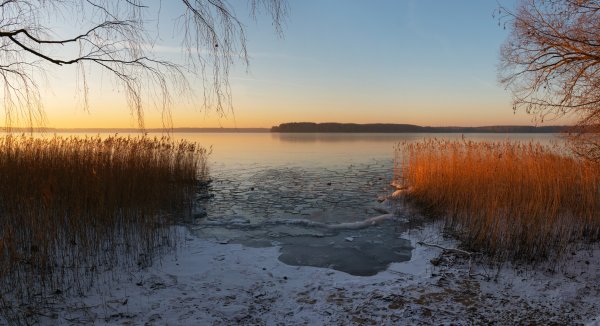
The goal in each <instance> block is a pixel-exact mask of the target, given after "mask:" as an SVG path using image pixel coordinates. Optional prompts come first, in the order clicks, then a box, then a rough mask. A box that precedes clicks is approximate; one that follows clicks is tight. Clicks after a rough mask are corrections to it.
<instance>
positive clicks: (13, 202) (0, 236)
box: [0, 136, 208, 316]
mask: <svg viewBox="0 0 600 326" xmlns="http://www.w3.org/2000/svg"><path fill="white" fill-rule="evenodd" d="M207 155H208V153H207V151H206V150H205V149H203V148H201V147H199V146H197V145H196V144H194V143H189V142H186V141H180V142H174V141H171V140H170V139H169V138H165V137H163V138H150V137H133V138H132V137H117V136H113V137H107V138H100V137H86V138H77V137H68V138H62V137H56V136H55V137H51V138H35V137H26V136H5V137H0V300H1V301H2V302H0V306H1V307H3V308H4V312H6V311H9V310H10V309H13V310H14V309H17V308H15V307H17V306H18V305H17V302H18V301H22V302H24V303H33V301H35V300H38V299H36V298H40V297H43V296H45V295H48V293H53V291H57V292H65V291H66V290H67V289H83V288H85V287H86V284H85V283H86V282H92V281H93V280H92V279H93V278H90V277H86V276H89V275H93V274H94V273H95V272H97V271H103V270H110V269H111V268H113V267H114V266H115V265H119V264H125V265H135V264H144V263H148V260H149V259H151V257H152V252H153V251H152V250H153V249H154V248H157V247H160V246H161V245H163V244H165V243H166V242H167V243H171V242H172V240H173V238H172V234H171V233H170V232H171V231H169V228H166V226H168V225H169V224H170V223H172V221H173V220H174V219H175V216H174V215H177V214H183V213H185V211H186V210H188V209H190V208H191V205H192V203H193V201H194V194H195V191H196V187H197V186H198V182H199V181H203V180H204V181H205V180H206V179H207V173H208V172H207V166H206V159H207ZM7 298H10V299H7ZM32 300H33V301H32ZM11 301H12V302H11ZM11 303H12V308H11ZM13 312H14V311H13ZM3 315H5V316H6V315H7V314H3ZM15 315H17V316H19V315H21V314H20V313H19V312H18V311H17V312H15Z"/></svg>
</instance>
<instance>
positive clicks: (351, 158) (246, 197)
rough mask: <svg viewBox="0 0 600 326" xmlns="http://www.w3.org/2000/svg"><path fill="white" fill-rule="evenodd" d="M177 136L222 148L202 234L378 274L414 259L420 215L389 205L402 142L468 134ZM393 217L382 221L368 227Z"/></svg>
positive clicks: (215, 157) (214, 160) (214, 159)
mask: <svg viewBox="0 0 600 326" xmlns="http://www.w3.org/2000/svg"><path fill="white" fill-rule="evenodd" d="M174 136H175V137H181V138H186V139H188V140H193V141H196V142H198V143H200V144H203V145H205V146H212V148H213V154H212V156H211V160H210V167H211V176H212V178H213V183H212V186H211V190H210V196H211V197H210V198H205V199H202V200H201V201H200V206H202V207H205V208H206V210H205V212H199V213H198V214H197V217H198V218H196V219H195V220H194V226H193V229H194V232H195V234H197V235H198V236H200V237H209V238H213V239H215V240H216V241H219V242H221V243H241V244H244V245H248V246H280V248H281V256H280V258H279V259H280V260H281V261H282V262H284V263H286V264H290V265H307V266H317V267H326V268H332V269H336V270H341V271H344V272H347V273H350V274H353V275H373V274H376V273H377V272H379V271H382V270H384V269H386V268H387V266H389V264H390V263H393V262H400V261H406V260H409V259H410V257H411V252H412V247H411V245H410V242H409V241H407V240H405V239H402V237H401V236H400V235H401V234H402V233H403V232H404V231H406V230H407V228H408V223H407V217H408V214H410V213H409V212H408V211H407V210H406V209H405V208H404V207H397V206H393V205H392V204H391V203H389V202H381V200H382V199H383V198H384V197H385V196H387V195H389V194H390V193H391V192H392V191H393V189H392V188H391V187H390V186H389V184H390V181H391V178H392V174H393V161H394V156H395V152H394V148H395V146H396V145H397V144H398V143H399V142H402V141H418V140H422V139H425V138H432V137H437V138H456V139H459V138H461V137H462V136H461V135H460V134H279V133H273V134H271V133H257V134H248V133H246V134H244V133H224V134H219V133H205V134H176V135H174ZM465 138H467V139H473V140H492V141H496V140H505V139H511V140H519V141H529V140H534V141H540V142H542V143H549V142H551V141H553V140H555V139H557V138H556V137H555V136H554V135H549V134H536V135H532V134H509V135H507V134H470V135H466V136H465ZM389 213H392V214H393V215H394V218H392V219H389V220H385V221H384V222H382V223H377V224H371V223H367V224H365V223H361V222H363V221H365V220H367V219H369V218H373V217H376V216H380V215H382V214H389Z"/></svg>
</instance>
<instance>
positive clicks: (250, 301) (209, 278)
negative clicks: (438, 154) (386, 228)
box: [40, 224, 600, 325]
mask: <svg viewBox="0 0 600 326" xmlns="http://www.w3.org/2000/svg"><path fill="white" fill-rule="evenodd" d="M176 228H177V232H178V233H179V236H180V237H181V239H182V241H181V242H180V245H179V246H178V247H177V248H176V249H175V251H174V252H173V254H171V255H166V256H164V257H162V258H161V259H160V261H158V260H157V262H156V263H155V264H153V265H152V266H149V267H147V268H145V269H141V270H138V271H135V272H124V271H121V272H117V271H108V272H105V273H103V274H101V275H100V276H99V278H98V280H97V282H95V283H94V284H95V286H94V287H93V288H91V289H90V290H89V291H88V293H87V294H86V295H84V296H82V297H70V298H56V300H55V301H54V304H52V305H51V306H48V307H44V308H42V312H41V315H42V316H40V317H41V318H42V320H40V322H41V323H42V324H49V325H53V324H56V325H58V324H63V323H88V322H93V323H95V324H97V325H110V324H114V323H133V324H143V323H146V324H148V325H159V324H181V325H194V324H198V323H202V324H215V325H227V324H232V323H240V324H259V325H261V324H276V323H284V324H289V323H293V324H306V325H310V324H335V323H338V324H339V323H342V324H357V325H361V324H371V323H373V322H374V323H376V324H398V323H399V324H415V323H420V324H427V325H428V324H443V323H458V324H473V323H475V324H477V323H500V324H514V323H534V324H548V323H558V324H560V323H565V324H571V323H581V324H585V323H589V325H598V323H600V307H597V304H596V300H597V297H598V295H599V294H600V284H599V282H598V281H597V280H598V279H600V277H599V276H600V261H598V259H594V258H596V257H600V246H598V245H596V246H595V247H594V248H589V250H580V251H577V252H575V255H570V256H569V257H567V259H566V260H565V261H564V262H563V263H562V264H560V265H559V266H558V268H556V270H555V271H554V272H549V271H548V269H549V268H550V266H553V264H551V263H548V264H540V265H539V266H537V267H536V268H527V267H519V266H517V267H515V268H513V267H511V266H510V264H507V266H505V267H503V268H502V269H501V270H500V272H499V273H498V274H497V275H498V278H497V280H496V281H494V280H493V277H494V274H495V272H494V271H493V270H491V269H490V268H489V266H487V265H483V264H477V263H476V264H474V266H470V264H469V262H468V261H467V260H465V259H462V258H461V257H459V256H455V255H451V254H450V255H448V254H443V255H442V254H441V250H440V249H438V248H432V247H427V246H419V245H417V242H419V241H424V242H427V243H436V244H438V245H441V246H444V247H451V248H454V247H455V246H456V242H454V241H450V240H446V239H443V237H442V236H441V235H440V232H439V226H437V225H434V224H427V225H425V226H424V227H423V228H422V229H420V230H411V231H408V232H406V234H405V235H406V237H407V238H408V239H410V241H411V243H413V247H415V249H414V250H413V254H412V257H411V260H410V261H408V262H401V263H393V264H391V265H390V267H389V268H388V269H386V270H385V271H383V272H380V273H378V274H376V275H374V276H368V277H365V276H352V275H349V274H346V273H343V272H339V271H335V270H331V269H327V268H317V267H305V266H303V267H295V266H289V265H285V264H284V263H282V262H280V261H279V260H278V256H279V254H280V252H279V248H278V247H268V248H250V247H244V246H242V245H239V244H219V243H217V242H215V241H210V240H206V239H200V238H198V237H195V236H193V235H192V234H191V233H190V232H189V230H188V229H187V228H186V227H182V226H179V227H176ZM432 262H435V266H434V264H433V263H432ZM470 273H472V275H474V276H471V277H469V274H470ZM595 316H598V317H595ZM594 318H595V320H594Z"/></svg>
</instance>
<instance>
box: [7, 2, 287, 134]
mask: <svg viewBox="0 0 600 326" xmlns="http://www.w3.org/2000/svg"><path fill="white" fill-rule="evenodd" d="M285 1H286V0H247V2H248V5H249V8H250V11H251V13H252V15H254V13H256V12H257V11H258V10H261V9H262V10H266V11H267V12H269V13H271V17H272V19H273V23H274V26H275V30H276V31H277V32H278V33H280V32H281V26H282V23H283V19H284V17H285V16H286V14H287V7H286V4H285ZM169 4H170V5H173V4H177V5H178V6H179V9H180V12H181V15H180V17H179V20H178V22H179V23H178V24H179V25H178V26H179V27H180V29H181V33H178V34H177V35H179V36H180V39H179V42H180V44H181V46H182V49H183V52H184V53H185V54H187V60H186V62H185V63H183V64H176V63H174V62H170V61H169V60H166V59H163V58H160V57H159V56H157V55H156V54H155V53H153V51H152V46H151V45H152V44H154V42H153V39H154V37H155V36H154V35H153V33H152V26H154V25H150V22H152V19H148V17H149V16H153V15H156V17H157V20H159V21H160V19H161V12H162V11H161V10H160V8H161V6H162V0H54V1H51V0H0V82H2V83H3V86H4V87H3V88H2V90H3V94H2V95H3V99H4V111H5V117H6V119H5V120H6V124H7V126H8V127H10V126H11V125H12V124H13V123H14V122H17V121H19V120H20V119H21V120H22V119H25V120H26V122H27V123H28V124H30V125H33V124H39V123H41V122H43V120H44V115H43V110H42V105H41V98H40V91H39V84H38V79H39V78H40V76H43V75H44V74H45V72H46V71H47V70H48V69H52V68H51V67H53V66H55V67H61V66H65V65H77V72H78V74H79V78H78V80H79V81H80V82H81V83H82V85H81V91H82V95H83V99H84V100H83V102H84V108H85V109H86V110H87V108H88V105H89V101H88V94H89V83H88V80H89V78H90V76H88V75H89V74H90V73H92V72H94V71H97V70H98V69H100V70H103V71H105V72H108V73H109V74H110V75H112V76H113V77H114V80H115V81H116V82H117V83H118V84H119V85H120V86H121V88H122V89H123V90H124V91H125V94H126V99H127V102H128V104H129V108H130V110H131V113H132V115H134V116H136V117H137V121H138V125H139V126H140V127H142V128H143V126H144V119H143V113H144V110H145V108H146V106H147V105H148V103H153V105H154V106H155V107H157V108H158V109H159V110H161V111H162V115H163V117H164V119H165V121H164V123H165V125H166V126H170V116H171V113H170V107H171V99H172V94H173V92H177V93H178V94H184V93H187V94H188V95H189V93H190V90H191V87H190V85H189V81H188V80H189V78H190V77H192V78H199V79H200V80H201V81H202V82H203V85H204V87H203V90H202V91H203V96H202V97H203V100H202V108H204V109H213V110H215V111H216V112H217V113H219V114H225V113H226V112H227V111H228V110H231V109H232V105H231V90H230V86H229V72H230V69H231V66H232V65H233V64H234V63H235V62H237V61H241V62H243V63H244V64H246V65H247V64H248V52H247V48H246V37H245V33H244V26H243V24H242V23H241V22H240V20H239V19H238V17H237V16H236V15H235V12H234V10H233V8H232V7H231V6H230V5H229V3H228V2H227V1H226V0H180V1H179V0H177V1H174V2H169ZM60 17H63V18H65V19H66V20H68V22H69V24H70V25H71V23H72V25H73V26H74V30H75V31H76V32H74V33H73V34H74V35H71V36H64V37H61V36H57V35H55V34H56V32H57V31H56V30H53V29H52V28H51V27H50V26H54V24H53V20H56V19H60ZM155 21H156V19H155ZM156 24H157V25H158V24H159V23H156ZM77 31H81V32H79V33H77ZM56 46H60V47H61V50H60V51H58V52H59V53H60V56H59V55H57V54H56V53H57V51H56V48H55V47H56ZM93 67H97V68H93ZM34 72H35V73H34Z"/></svg>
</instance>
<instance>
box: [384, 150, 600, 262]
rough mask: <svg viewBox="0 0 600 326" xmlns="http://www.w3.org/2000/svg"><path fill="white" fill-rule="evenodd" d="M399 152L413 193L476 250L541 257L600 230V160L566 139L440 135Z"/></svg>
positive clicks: (401, 177)
mask: <svg viewBox="0 0 600 326" xmlns="http://www.w3.org/2000/svg"><path fill="white" fill-rule="evenodd" d="M396 155H397V166H396V168H397V170H396V173H395V175H396V178H397V179H398V180H397V182H398V183H400V184H402V185H403V186H405V187H407V188H408V189H409V190H408V192H407V196H406V198H407V200H408V201H409V202H412V203H414V204H416V205H417V207H420V208H422V209H424V210H425V211H426V212H428V213H430V214H432V215H433V216H439V217H441V218H444V219H445V224H446V226H447V227H448V229H449V230H452V231H453V233H455V235H457V236H458V238H459V239H460V240H462V241H463V244H464V245H466V246H467V247H468V248H470V249H471V250H474V251H478V252H483V253H486V254H487V255H489V256H490V257H492V258H494V259H497V260H500V261H504V260H527V261H536V260H541V259H547V258H550V257H557V256H559V255H561V254H562V253H563V252H564V251H565V250H566V249H567V248H568V246H569V245H570V244H572V243H574V242H576V241H582V240H583V241H596V240H598V238H599V236H600V188H599V187H600V167H599V166H598V165H597V164H595V163H593V162H590V161H586V160H583V159H578V158H576V157H574V156H572V155H568V153H566V152H565V150H564V149H561V148H560V147H559V146H558V145H555V146H543V145H540V144H538V143H519V142H508V141H506V142H498V143H491V142H473V141H464V140H463V141H447V140H437V139H434V140H426V141H422V142H416V143H403V144H400V145H399V147H398V149H397V154H396Z"/></svg>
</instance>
